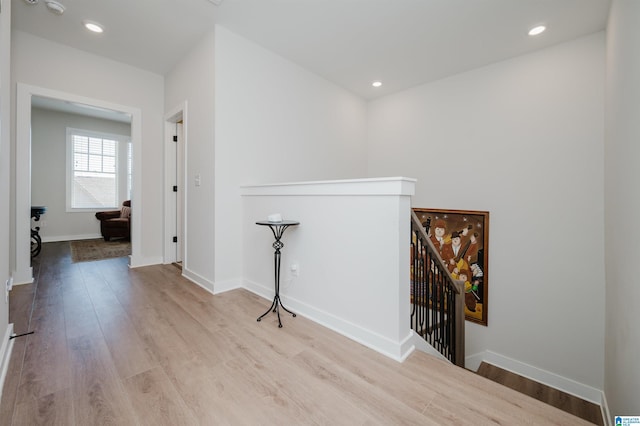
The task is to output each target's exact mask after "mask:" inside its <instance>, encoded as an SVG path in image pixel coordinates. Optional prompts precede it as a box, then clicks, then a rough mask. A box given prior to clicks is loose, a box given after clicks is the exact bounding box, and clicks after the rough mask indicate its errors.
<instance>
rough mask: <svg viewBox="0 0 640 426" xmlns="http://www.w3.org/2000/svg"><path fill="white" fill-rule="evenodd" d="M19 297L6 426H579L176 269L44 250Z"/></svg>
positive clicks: (15, 294) (462, 373) (518, 397)
mask: <svg viewBox="0 0 640 426" xmlns="http://www.w3.org/2000/svg"><path fill="white" fill-rule="evenodd" d="M34 272H35V276H36V280H35V282H34V284H30V285H25V286H18V287H16V288H15V289H14V290H13V291H12V293H11V302H10V311H11V312H10V316H11V318H10V321H11V322H13V323H14V326H15V332H16V333H21V332H24V331H27V330H34V331H35V334H33V335H30V336H26V337H20V338H17V339H16V340H15V346H14V350H13V354H12V357H11V361H10V366H9V372H8V376H7V380H6V382H5V387H4V392H3V395H2V401H1V403H0V424H1V425H7V426H9V425H39V424H47V425H65V426H68V425H82V426H85V425H107V424H108V425H172V426H173V425H255V424H261V425H271V424H296V425H364V424H367V425H399V424H420V425H442V424H447V425H449V424H459V425H484V424H500V425H520V424H530V425H541V424H555V425H583V424H589V423H588V422H586V421H584V420H582V419H580V418H578V417H576V416H573V415H571V414H568V413H565V412H563V411H561V410H558V409H557V408H554V407H551V406H549V405H546V404H544V403H542V402H540V401H537V400H535V399H533V398H531V397H529V396H526V395H523V394H521V393H518V392H515V391H513V390H511V389H509V388H507V387H505V386H502V385H500V384H497V383H494V382H492V381H490V380H488V379H486V378H483V377H480V376H478V375H476V374H474V373H472V372H470V371H466V370H464V369H461V368H458V367H455V366H453V365H451V364H448V363H446V362H444V361H441V360H438V359H436V358H434V357H432V356H430V355H427V354H424V353H421V352H415V353H413V354H412V355H411V356H410V357H409V358H408V359H407V360H406V361H405V362H404V363H398V362H395V361H393V360H391V359H388V358H386V357H384V356H382V355H380V354H378V353H376V352H374V351H372V350H370V349H368V348H365V347H364V346H362V345H359V344H358V343H355V342H353V341H351V340H349V339H347V338H345V337H343V336H341V335H339V334H336V333H334V332H332V331H330V330H328V329H326V328H324V327H321V326H319V325H318V324H315V323H314V322H312V321H310V320H308V319H306V318H304V317H302V316H300V315H298V316H297V317H296V318H291V317H288V316H287V317H285V318H283V325H284V327H283V328H281V329H279V328H278V326H277V319H276V317H275V316H274V315H268V316H267V317H265V318H264V319H263V321H261V322H256V317H257V316H258V315H260V314H261V313H262V312H264V310H265V309H266V308H267V307H268V306H269V304H270V301H267V300H264V299H262V298H260V297H258V296H256V295H254V294H252V293H250V292H247V291H245V290H234V291H230V292H227V293H223V294H220V295H216V296H213V295H211V294H210V293H208V292H206V291H204V290H203V289H201V288H200V287H198V286H196V285H194V284H193V283H191V282H189V281H188V280H185V279H183V278H182V277H181V276H180V270H179V269H177V268H175V267H174V266H172V265H158V266H150V267H144V268H137V269H128V267H127V263H126V258H120V259H110V260H103V261H97V262H87V263H71V261H70V258H69V245H68V243H47V244H45V245H44V247H43V250H42V253H41V254H40V256H38V258H36V259H35V261H34Z"/></svg>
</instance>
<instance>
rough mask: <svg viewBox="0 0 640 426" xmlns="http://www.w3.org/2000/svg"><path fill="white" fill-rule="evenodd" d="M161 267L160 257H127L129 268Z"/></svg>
mask: <svg viewBox="0 0 640 426" xmlns="http://www.w3.org/2000/svg"><path fill="white" fill-rule="evenodd" d="M152 265H162V257H161V256H158V257H144V256H139V255H138V256H136V255H133V254H132V255H130V256H129V268H141V267H143V266H152Z"/></svg>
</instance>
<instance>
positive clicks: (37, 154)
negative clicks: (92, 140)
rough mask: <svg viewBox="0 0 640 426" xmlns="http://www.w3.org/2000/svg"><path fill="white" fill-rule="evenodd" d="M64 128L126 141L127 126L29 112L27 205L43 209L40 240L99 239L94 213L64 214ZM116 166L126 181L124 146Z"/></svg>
mask: <svg viewBox="0 0 640 426" xmlns="http://www.w3.org/2000/svg"><path fill="white" fill-rule="evenodd" d="M67 127H71V128H74V129H82V130H93V131H98V132H103V133H107V134H112V135H122V136H124V138H125V139H126V140H128V139H130V135H131V125H130V124H128V123H122V122H118V121H110V120H103V119H99V118H92V117H86V116H81V115H77V114H69V113H63V112H57V111H51V110H46V109H41V108H33V109H32V110H31V205H34V206H46V207H47V212H46V214H45V215H43V216H42V217H41V219H40V223H39V226H40V236H41V237H42V240H43V241H67V240H73V239H81V238H99V237H100V236H101V235H100V222H99V221H98V220H97V219H96V217H95V212H93V211H91V212H67V200H66V190H67V181H66V179H67ZM123 160H124V162H123ZM119 164H120V167H119V171H120V179H121V181H122V182H126V178H127V168H126V146H121V147H120V162H119ZM125 188H126V184H125V185H121V188H120V194H121V197H120V198H121V199H120V200H119V201H120V202H119V203H118V205H120V203H121V202H122V201H124V200H126V199H127V198H126V197H127V194H125V193H124V192H123V189H125ZM103 210H108V209H103Z"/></svg>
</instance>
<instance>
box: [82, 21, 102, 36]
mask: <svg viewBox="0 0 640 426" xmlns="http://www.w3.org/2000/svg"><path fill="white" fill-rule="evenodd" d="M82 25H84V27H85V28H86V29H88V30H89V31H92V32H94V33H101V32H103V31H104V28H103V27H102V25H100V24H98V23H97V22H93V21H87V20H85V21H82Z"/></svg>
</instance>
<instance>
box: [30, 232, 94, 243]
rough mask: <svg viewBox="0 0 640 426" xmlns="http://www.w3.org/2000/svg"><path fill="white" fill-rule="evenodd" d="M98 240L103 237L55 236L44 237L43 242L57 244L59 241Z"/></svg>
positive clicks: (90, 235) (91, 235) (84, 235)
mask: <svg viewBox="0 0 640 426" xmlns="http://www.w3.org/2000/svg"><path fill="white" fill-rule="evenodd" d="M98 238H102V235H101V234H81V235H53V236H42V242H43V243H57V242H59V241H76V240H97V239H98Z"/></svg>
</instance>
